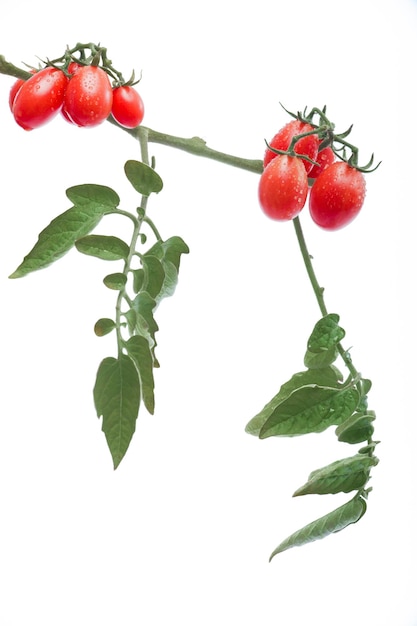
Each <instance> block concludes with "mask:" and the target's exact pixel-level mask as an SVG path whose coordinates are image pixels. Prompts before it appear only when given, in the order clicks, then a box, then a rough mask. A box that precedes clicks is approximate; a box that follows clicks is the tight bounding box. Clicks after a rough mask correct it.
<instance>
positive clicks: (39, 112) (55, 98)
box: [12, 67, 68, 130]
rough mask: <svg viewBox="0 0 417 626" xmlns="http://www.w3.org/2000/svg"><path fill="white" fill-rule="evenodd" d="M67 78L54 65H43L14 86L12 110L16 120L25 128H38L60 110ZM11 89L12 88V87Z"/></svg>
mask: <svg viewBox="0 0 417 626" xmlns="http://www.w3.org/2000/svg"><path fill="white" fill-rule="evenodd" d="M67 83H68V78H67V77H66V76H65V74H64V72H62V71H61V70H60V69H56V68H55V67H45V68H43V69H42V70H40V71H39V72H37V73H36V74H34V75H33V76H31V78H29V79H28V80H27V81H25V82H24V84H23V85H21V86H20V89H19V87H18V86H17V87H16V84H15V85H14V87H15V88H17V94H16V96H15V98H14V100H13V105H12V112H13V115H14V118H15V120H16V122H17V123H18V124H19V126H21V127H22V128H24V129H25V130H32V129H34V128H38V127H39V126H42V125H43V124H46V122H49V121H50V120H51V119H52V118H53V117H55V115H56V114H57V113H58V112H59V111H60V109H61V107H62V103H63V100H64V94H65V88H66V86H67ZM12 89H13V88H12Z"/></svg>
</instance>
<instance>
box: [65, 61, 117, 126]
mask: <svg viewBox="0 0 417 626" xmlns="http://www.w3.org/2000/svg"><path fill="white" fill-rule="evenodd" d="M112 103H113V91H112V88H111V85H110V81H109V78H108V76H107V74H106V72H105V71H104V70H103V69H101V68H100V67H96V66H95V65H86V66H84V67H80V68H79V69H78V70H77V71H76V72H75V74H74V75H73V76H72V78H71V79H70V81H69V83H68V87H67V89H66V92H65V97H64V103H63V111H64V116H66V117H68V118H69V119H70V120H71V121H72V122H73V123H74V124H76V125H77V126H97V125H98V124H101V123H102V122H104V120H106V119H107V118H108V117H109V115H110V113H111V107H112Z"/></svg>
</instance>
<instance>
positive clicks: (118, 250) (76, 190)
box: [0, 44, 378, 558]
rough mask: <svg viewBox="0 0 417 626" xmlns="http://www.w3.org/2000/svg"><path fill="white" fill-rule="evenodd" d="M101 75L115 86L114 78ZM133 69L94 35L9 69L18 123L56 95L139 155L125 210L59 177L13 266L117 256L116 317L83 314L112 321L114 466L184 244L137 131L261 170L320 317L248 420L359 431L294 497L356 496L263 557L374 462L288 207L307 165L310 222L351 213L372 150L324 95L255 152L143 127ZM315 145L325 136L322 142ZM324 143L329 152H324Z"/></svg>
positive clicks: (360, 494)
mask: <svg viewBox="0 0 417 626" xmlns="http://www.w3.org/2000/svg"><path fill="white" fill-rule="evenodd" d="M77 53H78V54H79V55H80V56H79V57H78V61H79V63H78V61H77V57H76V56H75V55H76V54H77ZM60 63H61V65H59V64H60ZM52 64H53V66H52ZM2 67H3V68H5V69H6V70H7V71H6V72H5V73H9V74H10V72H12V73H11V75H12V76H17V77H19V76H22V75H24V76H25V75H26V76H29V73H28V72H23V73H22V71H20V72H19V71H18V72H15V73H13V70H16V69H17V68H13V67H11V66H10V64H7V63H5V61H4V59H3V58H2V57H1V56H0V70H1V68H2ZM59 68H62V70H63V71H61V69H59ZM66 74H69V75H70V76H71V78H70V79H68V78H67V75H66ZM109 77H110V78H109ZM110 80H112V84H113V85H118V87H115V88H114V91H113V90H112V87H111V83H110ZM133 81H134V74H132V78H131V80H130V81H128V82H126V81H124V79H123V77H122V75H121V73H120V72H118V71H117V70H115V68H114V67H113V66H112V65H111V62H110V61H109V59H108V57H107V53H106V49H105V48H102V47H100V46H95V45H94V44H86V45H83V44H77V46H76V47H75V48H73V49H72V50H67V51H66V53H65V54H64V55H63V56H62V57H61V58H60V59H56V60H54V61H52V62H51V65H49V66H47V67H46V68H44V69H43V70H41V71H39V72H38V73H37V74H36V75H35V76H32V77H30V78H29V79H28V80H27V82H25V83H23V84H21V83H19V82H18V84H17V85H14V86H13V87H12V91H13V95H11V96H10V100H11V102H12V109H13V114H14V115H15V117H16V119H17V121H18V122H19V123H20V124H21V125H23V124H25V126H24V127H27V128H31V127H32V128H34V127H36V124H40V123H44V122H45V121H46V120H47V119H49V117H50V116H51V115H53V114H55V113H56V112H57V111H58V110H59V109H60V108H61V106H62V112H63V115H64V117H65V118H66V119H67V120H68V121H70V122H72V123H74V124H77V125H79V126H94V125H97V124H99V123H101V122H102V121H104V120H105V119H106V118H108V119H109V121H116V122H117V123H118V124H119V125H120V126H121V127H122V128H124V129H125V130H128V129H130V128H134V127H136V126H137V127H138V128H137V129H136V130H135V131H134V132H129V131H128V132H129V134H130V135H132V136H133V137H134V138H135V140H136V141H138V143H139V147H140V151H141V159H142V160H141V161H133V160H130V161H127V162H126V163H125V167H124V171H125V174H126V177H127V179H128V181H129V182H130V183H131V185H132V186H133V188H134V189H135V191H137V192H138V193H139V194H140V196H141V200H140V206H139V207H138V205H137V204H135V207H136V208H135V210H133V211H132V212H131V213H129V212H128V211H126V210H125V209H123V210H121V209H120V208H119V205H120V196H119V194H118V193H117V192H115V191H114V190H113V189H111V188H109V187H107V186H102V185H94V184H85V185H77V186H75V187H70V188H69V189H67V190H66V195H67V198H68V200H70V201H71V203H72V206H71V208H69V209H67V210H66V211H64V212H63V213H61V214H60V215H58V216H57V217H56V218H54V219H53V220H52V221H51V222H50V224H49V225H48V226H47V227H46V228H44V229H43V230H42V231H41V233H40V234H39V237H38V240H37V242H36V243H35V244H34V246H33V248H32V249H31V250H30V251H29V253H28V254H27V255H26V256H25V257H24V259H23V261H22V262H21V264H20V265H19V266H18V267H17V268H16V270H15V271H14V272H13V273H12V274H11V275H10V278H13V279H16V278H21V277H23V276H25V275H27V274H29V273H31V272H33V271H36V270H40V269H43V268H46V267H48V266H49V265H50V264H51V263H53V262H55V261H57V260H59V259H60V258H61V257H62V256H63V255H65V254H66V253H67V252H68V251H69V250H70V249H72V248H75V249H76V250H77V251H78V252H80V253H82V254H85V255H88V256H93V257H96V258H98V259H101V260H103V261H105V262H106V264H108V263H109V262H114V261H115V262H119V261H122V264H121V266H120V267H119V268H116V269H118V271H111V272H110V273H107V272H108V270H107V271H106V275H105V276H104V278H103V281H102V282H103V284H104V286H105V287H106V288H108V289H110V290H113V292H114V291H115V292H117V298H116V305H115V309H114V313H113V317H112V318H110V317H107V316H106V317H101V318H99V319H98V320H97V322H96V324H95V325H94V330H95V333H96V335H97V336H98V337H103V336H105V335H108V334H109V333H113V334H114V336H115V340H116V344H117V349H116V355H117V356H108V357H105V358H104V359H103V360H102V361H101V363H100V365H99V368H98V371H97V375H96V380H95V384H94V388H93V397H94V404H95V408H96V413H97V416H98V417H99V418H102V430H103V432H104V433H105V436H106V439H107V444H108V446H109V449H110V452H111V455H112V458H113V464H114V468H117V467H118V466H119V464H120V462H121V461H122V459H123V458H124V455H125V453H126V451H127V449H128V447H129V445H130V441H131V439H132V436H133V434H134V432H135V424H136V420H137V417H138V414H139V409H140V407H141V406H142V405H143V407H144V408H145V409H146V410H147V411H148V412H149V413H150V414H153V413H154V409H155V397H154V385H155V381H154V374H153V372H154V368H157V367H159V362H158V359H157V357H156V354H155V351H156V346H157V341H156V337H155V334H156V332H157V331H158V324H157V323H156V321H155V318H154V313H155V312H156V311H157V309H158V307H159V304H160V302H161V300H163V299H164V298H166V297H169V296H171V295H173V293H174V291H175V288H176V284H177V279H178V272H179V269H180V260H181V257H182V255H183V254H187V253H188V252H189V249H188V246H187V244H186V243H185V242H184V241H183V240H182V239H181V238H180V237H178V236H172V237H169V238H168V239H162V237H161V235H160V233H159V229H158V228H156V225H155V224H154V222H153V220H151V219H150V218H149V216H148V201H149V198H150V196H151V195H152V194H158V193H159V192H160V191H162V189H163V182H162V179H161V177H160V176H159V174H158V173H157V172H156V170H155V159H154V158H153V157H152V158H151V159H150V158H149V145H148V144H149V142H155V143H162V144H166V145H167V146H170V147H173V148H178V149H180V150H185V151H188V152H189V153H191V154H194V155H198V156H205V157H208V158H214V159H216V160H218V161H220V162H222V163H226V164H229V165H233V166H235V167H239V168H241V169H245V170H248V171H250V172H252V173H255V174H257V175H259V180H258V199H259V203H260V206H261V208H262V210H263V211H264V213H265V214H266V215H267V216H268V217H269V218H271V219H273V220H277V221H289V220H292V221H293V225H294V229H295V232H296V235H297V240H298V244H299V247H300V251H301V254H302V257H303V261H304V265H305V267H306V270H307V274H308V277H309V279H310V283H311V286H312V288H313V291H314V294H315V297H316V300H317V303H318V305H319V309H320V313H321V318H320V320H319V321H318V322H317V323H316V325H315V327H314V329H313V331H312V333H311V335H310V337H309V338H308V341H307V345H306V351H305V354H304V361H303V362H304V367H305V369H304V370H303V371H299V372H298V373H296V374H294V375H293V376H292V377H291V378H290V379H289V380H287V381H286V382H285V383H284V384H283V385H282V386H281V388H280V390H279V391H278V393H277V394H276V395H275V396H274V397H273V398H272V399H271V401H270V402H268V403H267V404H266V405H265V406H264V408H263V409H262V410H261V411H260V412H259V413H258V414H257V415H255V417H253V418H252V419H251V420H250V422H249V423H248V424H247V426H246V432H248V433H249V434H251V435H255V436H257V437H259V439H265V438H268V437H275V436H278V437H282V436H288V437H295V436H299V435H304V434H308V433H320V432H322V431H324V430H326V429H327V428H329V427H331V426H334V427H336V428H335V434H336V436H337V438H338V440H339V441H341V442H343V443H344V444H346V443H349V444H356V443H364V442H366V445H363V446H362V447H361V448H360V449H359V451H358V453H357V454H355V455H353V456H349V457H346V458H343V459H340V460H338V461H335V462H333V463H330V464H328V465H326V466H325V467H322V468H320V469H319V470H315V471H314V472H312V473H311V474H310V476H309V478H308V480H307V482H306V483H305V484H304V485H303V486H301V487H300V488H299V489H297V491H296V492H295V493H294V495H295V496H301V495H307V494H313V493H314V494H336V493H341V492H343V493H348V492H351V491H356V494H355V495H354V496H353V498H351V499H350V500H349V501H348V502H346V503H345V504H342V505H341V506H339V507H338V508H337V509H335V510H334V511H331V512H330V513H327V514H325V515H324V516H323V517H321V518H319V519H317V520H315V521H314V522H311V523H310V524H308V525H307V526H304V527H303V528H301V529H300V530H298V531H296V532H295V533H293V534H292V535H290V536H289V537H288V538H287V539H286V540H284V542H282V543H281V544H279V546H278V547H277V548H276V549H275V550H274V552H273V553H272V555H271V558H272V557H274V556H275V555H276V554H278V553H280V552H283V551H284V550H287V549H288V548H291V547H294V546H298V545H303V544H304V543H308V542H311V541H315V540H317V539H321V538H323V537H324V536H326V535H328V534H330V533H334V532H338V531H340V530H341V529H342V528H345V527H347V526H349V525H351V524H354V523H356V522H357V521H358V520H359V519H360V518H361V517H362V516H363V515H364V514H365V512H366V500H367V497H368V493H369V492H370V490H371V489H370V488H367V487H366V485H367V483H368V480H369V478H370V471H371V469H372V468H373V467H375V466H376V465H377V463H378V459H377V457H376V456H375V455H374V449H375V447H376V445H377V444H378V441H374V440H373V439H372V436H373V432H374V427H373V423H372V422H373V421H374V419H375V414H374V412H373V411H370V410H368V408H367V407H368V400H367V396H368V392H369V390H370V389H371V385H372V384H371V381H370V380H368V379H365V378H362V376H361V374H360V372H359V371H358V370H357V369H356V367H355V366H354V364H353V362H352V359H351V356H350V354H349V352H348V351H347V350H345V349H344V348H343V346H342V345H341V341H342V340H343V338H344V336H345V331H344V329H343V328H342V327H341V326H339V315H337V314H335V313H329V312H328V310H327V307H326V304H325V301H324V296H323V292H324V289H323V288H322V287H320V285H319V283H318V280H317V278H316V276H315V272H314V269H313V266H312V256H311V255H310V253H309V251H308V249H307V246H306V243H305V239H304V235H303V232H302V229H301V224H300V219H299V213H300V211H301V210H302V209H303V207H304V205H305V203H306V199H307V195H308V190H309V179H308V173H309V172H311V173H312V175H311V176H310V183H311V184H312V188H311V192H310V201H309V205H310V213H311V217H312V218H313V220H314V222H316V223H317V224H318V225H319V226H322V227H323V228H326V229H329V230H334V229H336V228H340V227H341V226H344V225H345V224H347V223H349V222H350V221H351V220H352V219H353V218H354V217H355V215H356V214H357V213H358V211H359V210H360V209H361V207H362V205H363V202H364V198H365V179H364V175H363V172H369V171H371V169H370V168H371V165H372V162H373V157H372V158H371V160H370V161H369V163H368V164H367V165H365V166H363V167H361V166H360V165H359V163H358V152H359V151H358V148H356V147H355V146H354V145H353V144H352V143H351V142H350V141H349V142H348V141H347V140H346V137H347V136H348V135H349V134H350V131H351V127H350V128H349V129H348V130H347V131H345V132H343V133H337V132H336V130H335V125H334V124H333V123H332V122H331V121H330V120H329V119H328V117H327V114H326V107H323V109H318V108H313V109H312V110H311V112H310V113H307V112H306V111H304V113H300V112H299V113H297V115H295V114H294V113H290V112H288V113H289V114H290V115H291V116H292V117H293V118H295V119H293V120H292V121H291V122H289V123H288V124H286V125H285V126H284V127H283V128H282V129H281V130H280V131H279V132H278V133H277V134H276V135H275V136H274V137H273V139H272V141H271V144H270V145H271V148H272V149H269V148H268V150H267V151H266V153H265V155H264V159H263V160H261V159H254V160H251V159H243V158H239V157H235V156H232V155H228V154H224V153H221V152H219V151H216V150H212V149H210V148H208V147H207V146H206V143H205V141H203V140H202V139H199V138H198V137H193V138H191V139H183V138H180V137H174V136H170V135H167V134H165V133H158V132H157V131H153V130H152V129H149V128H145V127H143V126H141V125H140V123H141V121H142V119H143V113H144V107H143V102H142V100H141V98H140V96H139V94H138V93H137V92H136V91H135V90H134V89H133V88H132V83H133ZM57 85H58V87H59V88H58V87H57ZM64 92H65V93H64ZM16 94H17V95H16ZM24 105H25V106H26V109H25V106H24ZM22 110H23V111H24V115H22ZM18 113H20V117H19V115H18ZM110 114H112V116H110ZM317 117H318V120H317V123H316V118H317ZM320 145H321V146H324V148H323V150H321V151H319V147H320ZM274 149H275V150H277V151H278V152H277V153H275V152H274V151H273V150H274ZM335 154H336V155H338V158H339V159H340V160H337V161H335V160H334V159H335ZM303 157H305V158H303ZM313 162H314V163H313ZM313 165H314V168H313ZM377 167H378V166H377ZM315 168H317V169H315ZM315 177H316V178H315ZM108 215H113V217H116V216H117V218H120V219H125V220H128V221H129V224H130V226H132V224H133V228H132V229H131V230H130V231H128V232H130V236H129V235H127V237H128V240H127V241H125V240H124V239H120V238H119V237H114V236H109V235H100V234H97V233H94V232H93V231H95V229H96V227H97V226H98V225H99V223H100V221H101V220H102V219H103V220H104V219H106V217H107V216H108ZM149 238H151V240H152V241H149ZM337 359H339V361H342V362H343V364H344V366H345V367H346V369H347V375H346V377H345V378H344V375H343V374H342V373H341V371H340V370H339V368H338V367H337V366H336V365H334V363H335V362H336V360H337Z"/></svg>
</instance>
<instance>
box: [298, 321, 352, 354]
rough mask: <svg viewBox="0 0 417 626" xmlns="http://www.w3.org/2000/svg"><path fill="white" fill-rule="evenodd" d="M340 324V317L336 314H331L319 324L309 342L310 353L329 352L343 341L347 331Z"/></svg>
mask: <svg viewBox="0 0 417 626" xmlns="http://www.w3.org/2000/svg"><path fill="white" fill-rule="evenodd" d="M338 322H339V316H338V315H337V314H336V313H329V314H328V315H325V316H324V317H322V318H321V320H319V321H318V322H317V324H316V325H315V326H314V330H313V332H312V333H311V335H310V338H309V340H308V342H307V349H308V350H309V352H323V350H329V349H330V348H332V347H334V346H336V345H337V344H338V343H339V342H340V341H341V340H342V339H343V337H344V336H345V331H344V330H343V328H340V326H339V324H338Z"/></svg>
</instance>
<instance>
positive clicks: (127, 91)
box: [111, 85, 145, 128]
mask: <svg viewBox="0 0 417 626" xmlns="http://www.w3.org/2000/svg"><path fill="white" fill-rule="evenodd" d="M111 113H112V115H113V117H114V119H115V120H116V122H118V123H119V124H120V125H121V126H124V127H125V128H135V127H136V126H139V124H140V123H141V122H142V120H143V116H144V115H145V107H144V104H143V100H142V98H141V97H140V95H139V93H138V92H137V91H136V89H134V88H133V87H131V86H130V85H122V86H121V87H116V88H115V89H113V105H112V110H111Z"/></svg>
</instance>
